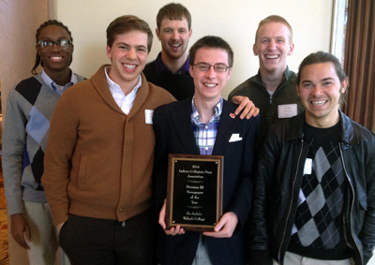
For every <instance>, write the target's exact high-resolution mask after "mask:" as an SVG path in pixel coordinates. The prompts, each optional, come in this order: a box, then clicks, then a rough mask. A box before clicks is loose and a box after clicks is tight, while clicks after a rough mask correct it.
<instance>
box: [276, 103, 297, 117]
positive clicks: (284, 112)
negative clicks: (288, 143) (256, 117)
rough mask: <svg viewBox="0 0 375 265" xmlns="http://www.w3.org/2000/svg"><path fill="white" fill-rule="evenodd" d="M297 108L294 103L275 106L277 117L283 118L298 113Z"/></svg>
mask: <svg viewBox="0 0 375 265" xmlns="http://www.w3.org/2000/svg"><path fill="white" fill-rule="evenodd" d="M297 109H298V108H297V104H296V103H294V104H284V105H279V106H277V113H278V117H279V119H284V118H291V117H293V116H296V115H297V114H298V112H297Z"/></svg>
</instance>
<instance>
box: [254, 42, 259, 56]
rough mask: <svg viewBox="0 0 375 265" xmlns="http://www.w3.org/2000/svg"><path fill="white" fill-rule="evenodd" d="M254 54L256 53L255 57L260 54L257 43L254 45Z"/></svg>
mask: <svg viewBox="0 0 375 265" xmlns="http://www.w3.org/2000/svg"><path fill="white" fill-rule="evenodd" d="M253 53H254V55H255V56H258V55H259V53H258V47H257V45H256V43H254V45H253Z"/></svg>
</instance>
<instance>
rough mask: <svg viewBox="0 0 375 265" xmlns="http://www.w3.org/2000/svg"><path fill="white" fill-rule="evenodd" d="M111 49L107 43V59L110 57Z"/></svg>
mask: <svg viewBox="0 0 375 265" xmlns="http://www.w3.org/2000/svg"><path fill="white" fill-rule="evenodd" d="M111 49H112V48H111V47H109V45H107V49H106V53H107V57H108V59H112V54H111Z"/></svg>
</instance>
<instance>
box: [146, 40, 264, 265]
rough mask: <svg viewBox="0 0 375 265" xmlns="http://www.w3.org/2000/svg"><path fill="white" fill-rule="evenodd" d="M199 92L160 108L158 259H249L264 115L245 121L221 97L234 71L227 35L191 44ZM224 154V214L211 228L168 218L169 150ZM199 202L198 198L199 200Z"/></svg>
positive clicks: (156, 116)
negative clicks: (247, 235) (246, 234)
mask: <svg viewBox="0 0 375 265" xmlns="http://www.w3.org/2000/svg"><path fill="white" fill-rule="evenodd" d="M189 57H190V62H189V64H190V66H189V69H190V74H191V76H192V77H193V79H194V86H195V95H194V97H193V98H189V99H186V100H183V101H179V102H173V103H171V104H168V105H164V106H161V107H159V108H157V109H156V110H155V112H154V116H153V123H154V129H155V137H156V147H155V148H156V149H155V164H154V173H153V185H154V199H155V207H156V208H157V211H158V212H160V214H159V224H160V229H159V231H158V244H157V245H158V247H157V248H158V249H157V261H158V264H163V265H164V264H187V265H191V264H215V265H216V264H244V247H243V239H242V237H243V232H242V230H243V226H244V223H245V221H246V219H247V217H248V214H249V211H250V205H251V189H252V180H251V178H252V171H253V161H254V149H255V141H256V135H257V132H258V127H259V118H258V117H255V118H254V117H253V118H251V119H249V120H241V119H240V118H239V116H236V115H235V114H234V111H235V109H236V107H237V105H235V104H233V103H230V102H227V101H225V100H224V99H223V98H222V97H221V92H222V91H223V89H224V87H225V85H226V83H227V81H228V80H229V78H230V76H231V71H232V65H233V51H232V49H231V48H230V46H229V45H228V43H227V42H225V41H224V40H223V39H221V38H219V37H214V36H206V37H203V38H202V39H200V40H198V41H197V42H196V43H195V44H194V45H193V46H192V47H191V49H190V53H189ZM171 153H173V154H194V155H202V156H205V155H220V156H223V157H224V174H223V186H222V188H223V194H222V195H223V196H222V197H223V200H222V203H223V205H222V206H223V215H222V216H221V217H220V219H219V221H218V223H217V224H216V225H215V227H214V231H212V232H203V233H202V232H192V231H185V230H184V229H183V228H181V227H180V226H179V225H178V226H176V227H172V228H170V229H168V228H167V227H166V223H165V209H166V203H165V199H166V197H167V179H168V154H171ZM198 203H202V202H199V199H198Z"/></svg>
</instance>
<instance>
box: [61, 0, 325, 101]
mask: <svg viewBox="0 0 375 265" xmlns="http://www.w3.org/2000/svg"><path fill="white" fill-rule="evenodd" d="M54 1H55V13H56V17H57V19H59V20H61V21H63V22H64V23H66V24H67V25H68V26H69V28H70V29H71V31H72V34H73V38H74V45H75V50H74V59H73V64H72V68H73V69H74V70H75V71H77V72H79V73H80V74H82V75H84V76H86V77H90V76H91V75H92V74H93V73H94V72H95V71H96V70H97V68H98V67H99V66H100V65H101V64H103V63H107V62H109V60H108V59H107V57H106V54H105V46H106V35H105V30H106V28H107V26H108V24H109V23H110V22H111V21H112V20H113V19H115V18H116V17H118V16H120V15H125V14H133V15H136V16H139V17H140V18H142V19H144V20H146V21H147V22H148V23H149V25H150V27H151V28H152V29H153V31H154V29H155V28H156V22H155V18H156V14H157V12H158V10H159V8H160V7H162V6H163V5H165V4H167V3H169V2H171V0H138V1H134V0H107V1H102V0H80V1H76V0H54ZM178 2H180V3H182V4H183V5H185V6H186V7H187V8H188V9H189V11H190V13H191V15H192V20H193V22H192V28H193V35H192V39H191V42H190V44H192V43H193V42H194V41H196V40H197V39H199V38H200V37H203V36H204V35H208V34H211V35H219V36H221V37H223V38H224V39H226V40H227V41H228V42H229V44H230V45H231V46H232V48H233V50H234V57H235V58H234V68H233V73H232V78H231V80H230V81H229V83H228V85H227V87H226V90H225V91H224V96H225V97H226V96H227V94H228V93H229V92H230V91H231V90H232V89H233V88H234V87H235V86H236V85H238V84H239V83H241V82H242V81H244V80H245V79H247V78H248V77H250V76H252V75H254V74H256V73H257V71H258V65H259V62H258V58H257V57H255V56H254V55H253V53H252V45H253V43H254V36H255V31H256V28H257V26H258V22H259V21H260V20H261V19H263V18H265V17H267V16H268V15H272V14H278V15H281V16H283V17H285V18H286V19H287V20H288V21H289V23H290V24H291V25H292V27H293V30H294V43H295V52H294V54H293V55H292V56H291V57H290V60H289V63H290V68H291V69H292V70H294V71H297V68H298V65H299V63H300V62H301V61H302V59H303V58H304V57H305V56H306V55H308V54H309V53H310V52H315V51H317V50H324V51H329V47H330V34H331V17H332V0H304V1H300V0H283V1H281V0H262V1H260V0H232V1H228V0H206V1H201V0H181V1H178ZM190 46H191V45H189V47H190ZM160 49H161V48H160V42H159V41H158V40H157V38H154V43H153V48H152V50H151V53H150V56H149V61H151V60H154V59H155V57H156V55H157V53H158V52H159V51H160Z"/></svg>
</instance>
